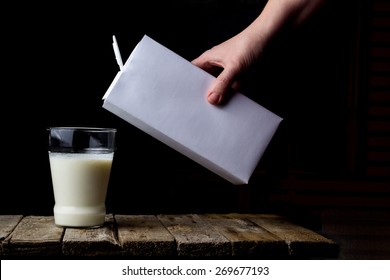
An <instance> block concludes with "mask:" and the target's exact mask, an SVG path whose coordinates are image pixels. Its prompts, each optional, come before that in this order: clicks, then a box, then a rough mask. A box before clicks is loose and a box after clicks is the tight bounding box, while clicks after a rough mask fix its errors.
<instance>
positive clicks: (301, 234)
mask: <svg viewBox="0 0 390 280" xmlns="http://www.w3.org/2000/svg"><path fill="white" fill-rule="evenodd" d="M0 248H1V251H0V253H1V255H0V256H1V257H2V258H20V257H23V258H24V257H37V258H41V257H46V256H53V257H56V256H57V257H61V258H80V257H87V258H94V257H98V258H102V257H103V258H201V259H207V258H214V259H217V258H224V259H225V258H226V259H227V258H251V259H253V258H255V259H291V258H292V259H297V258H304V259H324V258H326V259H329V258H337V252H338V246H337V244H336V243H335V242H333V241H332V240H330V239H328V238H326V237H324V236H322V235H320V234H318V233H316V232H314V231H311V230H309V229H307V228H304V227H302V226H299V225H296V224H294V223H291V222H290V221H288V220H286V219H285V218H283V217H281V216H277V215H270V214H236V213H230V214H202V215H197V214H182V215H113V214H108V215H107V216H106V222H105V224H104V225H103V226H102V227H100V228H96V229H82V228H80V229H77V228H62V227H58V226H56V225H55V224H54V218H53V217H52V216H24V217H23V216H18V215H15V216H7V215H3V216H0Z"/></svg>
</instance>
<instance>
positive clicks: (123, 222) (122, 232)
mask: <svg viewBox="0 0 390 280" xmlns="http://www.w3.org/2000/svg"><path fill="white" fill-rule="evenodd" d="M115 220H116V223H117V228H118V240H119V243H120V244H121V246H122V255H124V256H126V257H173V256H176V242H175V239H174V238H173V236H172V234H171V233H170V232H169V231H168V230H167V229H166V228H165V227H164V226H163V225H162V224H161V222H160V221H159V220H158V219H157V217H156V216H154V215H115Z"/></svg>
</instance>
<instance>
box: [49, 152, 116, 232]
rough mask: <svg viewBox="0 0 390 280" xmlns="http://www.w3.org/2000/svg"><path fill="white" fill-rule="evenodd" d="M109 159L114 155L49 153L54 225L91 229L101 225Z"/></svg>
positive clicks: (103, 217) (107, 181)
mask: <svg viewBox="0 0 390 280" xmlns="http://www.w3.org/2000/svg"><path fill="white" fill-rule="evenodd" d="M113 157H114V153H109V154H88V153H85V154H84V153H52V152H49V160H50V169H51V176H52V182H53V190H54V199H55V206H54V220H55V223H56V224H57V225H60V226H69V227H92V226H99V225H102V224H103V223H104V219H105V214H106V206H105V199H106V194H107V187H108V183H109V178H110V171H111V166H112V160H113Z"/></svg>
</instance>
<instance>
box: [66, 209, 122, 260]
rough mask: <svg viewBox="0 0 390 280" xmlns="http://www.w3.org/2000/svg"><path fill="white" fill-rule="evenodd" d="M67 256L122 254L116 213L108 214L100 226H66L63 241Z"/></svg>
mask: <svg viewBox="0 0 390 280" xmlns="http://www.w3.org/2000/svg"><path fill="white" fill-rule="evenodd" d="M62 252H63V254H64V255H65V256H87V257H98V256H112V255H118V254H120V245H119V242H118V240H117V238H116V232H115V221H114V215H112V214H107V215H106V220H105V223H104V225H103V226H102V227H99V228H66V230H65V234H64V238H63V241H62Z"/></svg>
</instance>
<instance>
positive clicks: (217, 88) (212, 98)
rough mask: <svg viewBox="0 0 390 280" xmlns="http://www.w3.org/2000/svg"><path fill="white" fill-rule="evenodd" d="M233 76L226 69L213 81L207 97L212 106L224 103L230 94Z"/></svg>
mask: <svg viewBox="0 0 390 280" xmlns="http://www.w3.org/2000/svg"><path fill="white" fill-rule="evenodd" d="M233 83H234V74H233V73H232V72H229V71H227V70H226V69H225V70H223V71H222V72H221V74H220V75H219V76H218V77H217V78H216V79H215V82H214V84H213V87H212V89H211V91H210V92H209V94H208V96H207V101H208V102H210V103H211V104H214V105H219V104H222V103H223V102H225V101H226V100H227V98H228V96H229V94H231V92H232V85H233Z"/></svg>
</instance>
